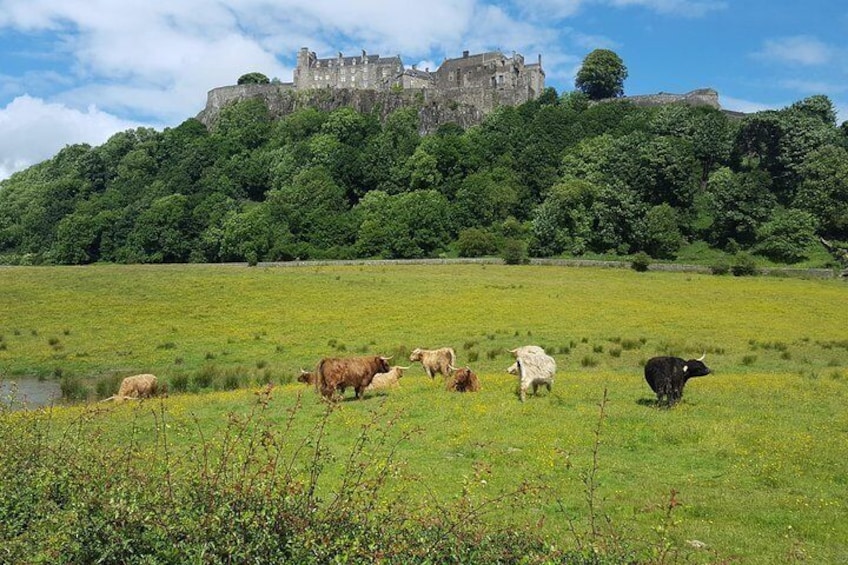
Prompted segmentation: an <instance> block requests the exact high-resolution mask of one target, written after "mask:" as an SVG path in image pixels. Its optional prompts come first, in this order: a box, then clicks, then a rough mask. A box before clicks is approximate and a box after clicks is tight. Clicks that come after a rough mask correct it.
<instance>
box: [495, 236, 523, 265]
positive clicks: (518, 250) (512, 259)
mask: <svg viewBox="0 0 848 565" xmlns="http://www.w3.org/2000/svg"><path fill="white" fill-rule="evenodd" d="M501 258H502V259H503V261H504V263H506V264H507V265H521V264H524V263H527V245H526V244H525V243H524V242H523V241H521V240H520V239H507V240H506V241H505V242H504V244H503V248H502V249H501Z"/></svg>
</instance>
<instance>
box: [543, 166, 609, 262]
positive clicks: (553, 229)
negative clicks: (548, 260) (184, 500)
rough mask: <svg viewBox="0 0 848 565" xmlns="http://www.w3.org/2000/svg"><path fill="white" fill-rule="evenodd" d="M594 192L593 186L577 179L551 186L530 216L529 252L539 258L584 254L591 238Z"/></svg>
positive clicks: (595, 192) (596, 194) (595, 191)
mask: <svg viewBox="0 0 848 565" xmlns="http://www.w3.org/2000/svg"><path fill="white" fill-rule="evenodd" d="M598 192H599V189H598V188H597V187H596V186H595V185H594V184H592V183H590V182H587V181H584V180H577V179H571V180H567V181H565V182H562V183H560V184H557V185H555V186H553V187H552V188H551V190H550V191H549V193H548V196H547V198H545V201H544V202H543V203H542V204H541V205H540V206H539V207H538V208H537V209H536V213H535V214H534V217H533V222H532V228H531V233H532V236H533V241H532V245H531V252H532V253H533V254H534V255H539V256H543V257H544V256H550V255H558V254H560V253H563V252H568V253H571V254H574V255H580V254H582V253H585V252H586V251H587V250H588V246H589V244H590V241H591V240H592V237H593V236H592V232H593V229H594V227H595V226H594V217H593V215H592V207H593V205H594V203H595V199H596V198H597V196H598Z"/></svg>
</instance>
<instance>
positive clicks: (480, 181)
mask: <svg viewBox="0 0 848 565" xmlns="http://www.w3.org/2000/svg"><path fill="white" fill-rule="evenodd" d="M520 191H521V186H520V183H519V182H518V179H517V178H516V175H515V173H514V172H513V171H511V170H510V169H507V168H505V167H496V168H495V169H492V170H486V171H481V172H478V173H473V174H470V175H468V176H467V177H466V178H465V180H464V181H462V184H461V185H460V188H459V190H458V191H457V194H456V199H455V200H454V218H455V221H456V225H457V226H459V227H463V228H467V227H486V226H491V225H493V224H496V223H499V222H502V221H503V220H505V219H507V218H508V217H509V216H512V215H515V213H516V207H517V206H518V203H519V193H520Z"/></svg>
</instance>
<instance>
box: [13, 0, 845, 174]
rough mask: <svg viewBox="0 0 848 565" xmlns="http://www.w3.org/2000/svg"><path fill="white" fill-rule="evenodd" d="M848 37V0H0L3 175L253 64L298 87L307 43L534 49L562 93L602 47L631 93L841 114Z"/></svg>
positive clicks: (187, 102)
mask: <svg viewBox="0 0 848 565" xmlns="http://www.w3.org/2000/svg"><path fill="white" fill-rule="evenodd" d="M846 38H848V3H846V2H844V0H843V1H839V2H838V1H825V0H808V1H805V2H797V1H792V2H790V1H782V0H778V1H766V0H750V1H745V2H742V1H733V0H522V1H518V0H514V1H513V0H502V1H497V2H495V1H483V0H427V1H426V2H414V3H409V2H401V1H397V0H368V1H348V2H341V1H335V0H311V1H309V2H306V1H303V0H219V1H209V0H169V1H167V2H165V1H161V0H0V179H3V178H6V177H8V176H9V175H10V174H12V173H13V172H14V171H17V170H20V169H22V168H24V167H27V166H29V165H31V164H34V163H36V162H39V161H41V160H44V159H47V158H49V157H51V156H53V155H54V154H55V153H56V152H57V151H58V150H60V149H61V148H62V147H64V146H65V145H68V144H72V143H83V142H84V143H90V144H92V145H98V144H100V143H103V142H104V141H105V140H106V139H108V138H109V136H110V135H112V134H113V133H115V132H117V131H122V130H125V129H128V128H132V127H136V126H150V127H154V128H156V129H162V128H164V127H169V126H175V125H177V124H179V123H181V122H182V121H183V120H185V119H186V118H189V117H192V116H195V115H196V114H197V113H198V112H199V111H200V110H201V109H202V108H203V106H204V104H205V101H206V92H207V91H208V90H209V89H211V88H214V87H216V86H222V85H226V84H232V83H234V82H235V80H236V79H237V78H238V77H239V76H240V75H242V74H244V73H246V72H250V71H259V72H262V73H264V74H266V75H268V76H269V77H277V78H279V79H280V80H282V81H290V80H291V78H292V69H293V67H294V65H295V57H296V54H297V51H298V49H299V48H300V47H309V48H310V49H311V50H313V51H315V52H316V53H317V54H318V56H319V57H330V56H333V55H335V54H336V53H337V52H338V51H342V52H344V53H346V54H349V55H354V54H359V53H360V52H361V51H362V50H363V49H365V50H366V51H368V53H371V54H381V55H386V56H388V55H400V56H401V57H402V59H403V61H404V63H405V64H406V65H408V66H409V65H412V64H417V65H418V66H419V68H424V67H430V68H432V69H435V68H436V67H438V64H439V63H441V61H442V60H444V59H445V58H453V57H458V56H461V53H462V51H464V50H470V51H471V52H478V51H488V50H494V49H500V50H502V51H503V52H505V53H507V54H509V53H511V52H512V51H516V52H519V53H522V54H523V55H524V56H525V58H526V59H527V60H533V61H535V60H536V58H537V57H538V56H539V55H541V56H542V66H543V68H544V69H545V72H546V74H547V85H548V86H552V87H554V88H556V89H557V91H559V92H563V91H570V90H573V88H574V76H575V74H576V72H577V70H578V69H579V68H580V64H581V62H582V61H583V59H584V58H585V56H586V55H587V54H588V53H589V52H591V51H592V50H593V49H597V48H606V49H612V50H613V51H615V52H616V53H617V54H618V55H619V56H620V57H621V58H622V60H623V61H624V63H625V65H626V66H627V68H628V71H629V77H628V79H627V80H626V81H625V83H624V90H625V94H650V93H655V92H672V93H685V92H688V91H690V90H694V89H696V88H705V87H710V88H714V89H716V90H717V91H718V92H719V96H720V102H721V104H722V106H723V107H724V108H727V109H731V110H738V111H744V112H753V111H757V110H762V109H768V108H782V107H785V106H788V105H790V104H792V103H793V102H796V101H798V100H801V99H803V98H805V97H807V96H811V95H813V94H825V95H827V96H828V97H830V99H831V100H832V101H833V103H834V105H835V107H836V109H837V111H838V114H839V121H840V122H841V121H843V120H848V39H846Z"/></svg>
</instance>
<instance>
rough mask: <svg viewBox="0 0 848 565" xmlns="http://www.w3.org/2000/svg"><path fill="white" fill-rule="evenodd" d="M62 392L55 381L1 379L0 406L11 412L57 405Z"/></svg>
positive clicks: (23, 378) (16, 378)
mask: <svg viewBox="0 0 848 565" xmlns="http://www.w3.org/2000/svg"><path fill="white" fill-rule="evenodd" d="M61 399H62V391H61V390H60V389H59V383H58V381H55V380H40V379H37V378H34V377H15V378H3V379H2V380H0V405H2V406H3V407H4V408H10V407H11V408H12V410H22V409H24V408H41V407H42V406H50V405H51V404H58V403H59V402H60V401H61Z"/></svg>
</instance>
